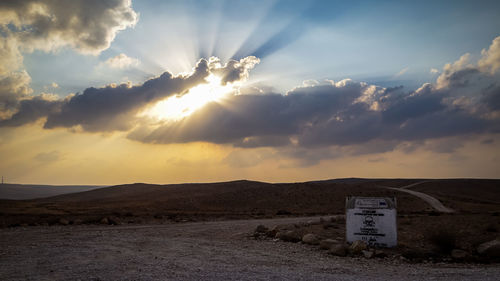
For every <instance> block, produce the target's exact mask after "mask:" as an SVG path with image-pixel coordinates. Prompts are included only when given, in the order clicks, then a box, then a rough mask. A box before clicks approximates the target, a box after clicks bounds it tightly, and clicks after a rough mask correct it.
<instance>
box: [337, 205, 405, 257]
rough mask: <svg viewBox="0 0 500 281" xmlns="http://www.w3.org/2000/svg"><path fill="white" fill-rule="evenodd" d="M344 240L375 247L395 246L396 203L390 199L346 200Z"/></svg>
mask: <svg viewBox="0 0 500 281" xmlns="http://www.w3.org/2000/svg"><path fill="white" fill-rule="evenodd" d="M346 239H347V242H349V243H352V242H354V241H356V240H362V241H365V242H366V243H367V244H368V245H371V246H376V247H394V246H396V245H397V241H398V239H397V228H396V202H395V199H391V198H369V197H350V198H347V200H346Z"/></svg>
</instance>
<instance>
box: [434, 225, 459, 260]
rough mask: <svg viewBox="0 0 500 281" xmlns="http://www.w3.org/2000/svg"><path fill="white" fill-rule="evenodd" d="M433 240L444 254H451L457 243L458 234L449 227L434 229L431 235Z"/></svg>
mask: <svg viewBox="0 0 500 281" xmlns="http://www.w3.org/2000/svg"><path fill="white" fill-rule="evenodd" d="M428 238H429V242H431V243H432V244H433V245H434V246H435V247H436V249H437V250H439V251H440V252H441V253H443V254H450V253H451V251H452V250H453V249H455V247H456V244H457V235H456V233H455V232H454V231H451V230H449V229H444V228H439V229H437V230H434V231H432V232H431V233H430V234H429V236H428Z"/></svg>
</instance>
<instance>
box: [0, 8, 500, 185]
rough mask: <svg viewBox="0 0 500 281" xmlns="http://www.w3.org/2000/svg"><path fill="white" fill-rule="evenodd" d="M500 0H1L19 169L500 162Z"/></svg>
mask: <svg viewBox="0 0 500 281" xmlns="http://www.w3.org/2000/svg"><path fill="white" fill-rule="evenodd" d="M498 11H500V2H498V1H445V0H443V1H320V0H318V1H294V0H288V1H287V0H282V1H279V0H275V1H268V0H266V1H242V0H235V1H229V0H227V1H222V0H219V1H216V0H214V1H208V0H206V1H201V0H198V1H195V0H190V1H189V0H188V1H180V0H179V1H159V0H158V1H154V0H150V1H148V0H145V1H128V0H110V1H97V0H96V1H86V0H74V1H63V0H24V1H13V0H12V1H11V0H7V1H1V2H0V174H1V175H3V176H4V177H5V179H6V181H7V182H15V183H37V184H99V185H111V184H122V183H131V182H147V183H162V184H167V183H183V182H214V181H228V180H237V179H249V180H259V181H267V182H295V181H308V180H321V179H331V178H342V177H370V178H382V177H383V178H395V177H398V178H468V177H472V178H499V176H500V14H499V12H498Z"/></svg>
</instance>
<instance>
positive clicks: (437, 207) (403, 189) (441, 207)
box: [378, 181, 455, 213]
mask: <svg viewBox="0 0 500 281" xmlns="http://www.w3.org/2000/svg"><path fill="white" fill-rule="evenodd" d="M426 182H429V181H420V182H416V183H412V184H409V185H405V186H402V187H390V186H382V185H378V187H382V188H387V189H392V190H396V191H401V192H406V193H409V194H411V195H414V196H416V197H418V198H420V199H422V200H424V201H425V202H427V203H428V204H429V205H431V207H432V208H434V209H435V210H436V211H438V212H442V213H453V212H455V210H453V209H450V208H448V207H446V206H444V205H443V203H441V202H440V201H439V200H438V199H436V198H435V197H432V196H430V195H428V194H425V193H422V192H418V191H415V190H410V189H409V188H410V187H413V186H416V185H419V184H422V183H426Z"/></svg>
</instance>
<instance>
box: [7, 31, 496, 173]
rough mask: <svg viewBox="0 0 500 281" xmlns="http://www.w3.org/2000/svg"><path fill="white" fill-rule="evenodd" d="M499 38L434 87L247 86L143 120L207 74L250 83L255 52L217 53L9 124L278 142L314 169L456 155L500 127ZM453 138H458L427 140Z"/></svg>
mask: <svg viewBox="0 0 500 281" xmlns="http://www.w3.org/2000/svg"><path fill="white" fill-rule="evenodd" d="M497 40H498V38H497V39H495V40H494V41H493V43H492V46H490V47H489V48H488V50H487V51H483V52H482V56H481V58H480V59H479V61H478V62H477V63H475V64H474V63H473V62H471V61H470V55H469V54H465V55H464V56H462V57H460V59H458V60H457V61H456V62H453V63H450V64H446V65H445V66H444V67H443V71H442V73H441V74H440V75H439V76H438V77H437V79H436V81H435V82H434V83H425V84H423V85H422V86H421V87H420V88H419V89H417V90H415V91H406V90H405V89H404V88H403V87H394V88H384V87H380V86H377V85H371V84H368V83H364V82H356V81H353V80H350V79H344V80H340V81H337V82H335V81H332V80H325V81H306V82H305V83H304V84H303V85H302V86H299V87H296V88H293V89H292V90H290V91H288V92H287V93H285V94H280V93H275V92H273V91H270V90H269V89H272V88H265V87H263V88H260V89H258V88H255V87H253V88H246V89H245V91H243V92H244V93H243V92H237V93H232V94H230V95H228V96H227V97H225V99H224V100H223V101H222V102H211V103H208V104H206V105H205V106H203V107H201V108H200V109H198V110H197V111H195V112H193V113H192V114H191V115H188V116H187V117H185V118H182V119H178V120H169V121H160V122H155V123H151V122H149V120H144V119H141V118H140V117H137V113H138V112H140V110H141V109H143V108H145V107H147V106H151V105H152V104H154V103H156V102H157V101H160V100H162V99H165V98H166V97H169V96H171V95H176V94H177V95H182V94H184V93H185V92H186V91H187V90H188V89H189V88H191V87H193V86H195V85H198V84H200V83H205V82H206V81H205V78H206V77H208V75H211V74H213V75H218V76H220V77H221V78H222V83H234V82H239V81H243V80H245V79H246V77H247V76H248V75H249V70H250V69H252V68H253V67H254V66H255V64H256V63H258V62H259V60H258V58H256V57H247V58H243V59H241V60H239V61H235V60H230V61H229V62H227V63H226V64H222V63H221V62H220V60H219V59H217V58H210V59H209V60H205V59H201V60H200V61H199V62H198V64H197V66H196V68H195V69H194V70H193V72H192V73H190V74H185V75H180V76H173V75H172V74H170V73H168V72H166V73H164V74H163V75H161V76H160V77H157V78H153V79H150V80H148V81H146V82H145V83H144V84H142V85H137V86H130V85H128V84H122V85H118V86H111V85H110V86H107V87H103V88H88V89H86V90H85V91H84V92H83V93H82V94H77V95H75V96H72V97H68V98H67V99H65V100H57V101H52V102H49V103H48V104H50V105H52V106H53V107H50V106H47V105H48V104H44V103H43V102H42V101H35V100H34V99H33V101H31V102H32V103H35V102H40V103H42V106H41V107H42V108H44V109H43V110H40V111H39V112H40V113H37V114H33V115H29V114H25V113H24V111H29V110H31V109H30V107H29V106H28V105H30V102H28V101H26V105H25V107H21V108H20V109H19V111H18V112H17V113H16V114H17V115H18V116H19V117H16V118H17V120H19V121H15V120H16V118H12V120H10V121H9V120H8V119H7V120H4V121H2V123H0V124H4V125H7V124H9V122H11V125H12V126H18V125H22V124H23V122H25V121H24V120H26V122H28V121H29V122H32V121H33V120H34V119H36V118H42V117H47V120H46V122H45V125H44V127H45V128H46V129H51V128H56V127H65V128H72V127H75V126H77V127H80V128H81V129H82V130H84V131H90V132H96V131H99V132H108V131H115V130H122V131H127V132H128V138H130V139H133V140H136V141H140V142H144V143H165V144H168V143H188V142H198V141H202V142H211V143H217V144H228V145H232V146H234V147H238V148H241V149H244V148H259V147H272V148H274V149H277V150H279V151H281V152H280V153H285V154H287V155H291V157H294V158H303V159H305V160H304V161H303V162H301V163H300V164H299V165H314V164H316V163H318V162H319V161H321V160H322V159H326V158H328V159H330V158H334V157H338V156H339V155H344V154H349V155H359V154H368V153H383V152H387V151H391V150H394V149H400V150H402V151H414V150H415V149H416V148H417V147H419V146H423V145H425V147H426V149H427V150H430V151H436V152H443V153H451V152H453V151H455V150H457V149H459V148H460V147H461V144H460V143H459V142H458V141H457V140H456V139H459V138H462V137H468V136H471V135H476V136H477V135H481V136H482V135H485V134H497V133H499V132H500V122H499V120H500V85H499V84H498V81H500V80H499V77H498V76H499V73H498V71H497V70H498V69H496V70H494V71H492V69H494V67H493V66H494V65H495V63H494V60H492V59H491V58H492V57H495V56H494V53H495V52H496V51H495V50H496V49H495V48H496V47H494V46H495V44H496V42H497ZM266 89H268V90H266ZM44 106H45V107H44ZM47 107H48V108H47ZM44 114H45V116H44ZM14 116H16V115H14ZM23 116H26V117H23ZM21 117H23V118H21ZM445 138H450V139H451V141H449V142H448V143H437V142H436V143H435V144H434V145H428V144H426V143H427V141H429V140H439V139H445ZM454 138H455V139H454ZM233 160H234V161H236V162H238V161H240V160H239V156H238V155H236V154H235V155H233V156H231V157H229V158H228V159H227V161H229V162H231V161H233ZM254 160H255V161H260V160H262V159H261V158H259V157H256V158H255V159H254ZM234 161H233V162H234ZM252 163H254V161H249V162H248V163H243V162H242V164H241V165H243V166H249V165H252Z"/></svg>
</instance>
